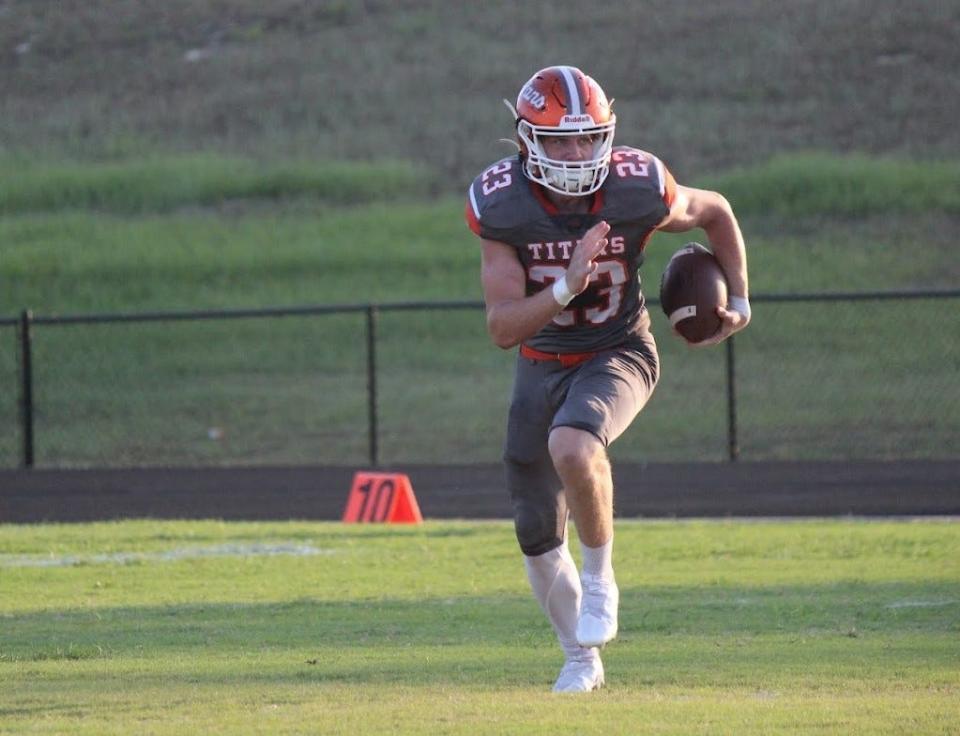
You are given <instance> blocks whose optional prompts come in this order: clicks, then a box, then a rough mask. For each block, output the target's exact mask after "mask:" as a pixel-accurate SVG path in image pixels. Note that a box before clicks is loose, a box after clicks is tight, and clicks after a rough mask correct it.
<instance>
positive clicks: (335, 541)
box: [0, 520, 960, 736]
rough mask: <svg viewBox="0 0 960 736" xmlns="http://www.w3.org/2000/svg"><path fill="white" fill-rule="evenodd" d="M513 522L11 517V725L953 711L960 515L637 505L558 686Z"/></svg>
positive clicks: (688, 719) (631, 728)
mask: <svg viewBox="0 0 960 736" xmlns="http://www.w3.org/2000/svg"><path fill="white" fill-rule="evenodd" d="M514 544H515V542H514V540H513V533H512V528H511V526H510V524H509V523H508V522H488V523H470V522H465V521H464V522H433V521H428V522H426V523H425V524H423V525H422V526H417V527H385V526H349V525H342V524H334V523H300V522H288V523H229V524H228V523H221V522H212V521H208V522H201V521H197V522H164V523H160V522H122V523H103V524H91V525H60V526H57V525H53V526H9V525H7V526H0V591H2V595H0V733H3V734H27V733H31V734H53V733H74V734H98V735H100V734H125V733H152V734H182V733H208V734H233V733H277V734H284V733H350V734H376V733H397V734H405V733H411V734H412V733H423V734H428V733H429V734H438V733H444V734H461V733H462V734H477V733H523V734H527V733H531V734H533V733H544V734H548V733H557V732H575V733H597V734H600V733H650V734H684V735H689V734H737V735H738V736H742V735H744V734H747V735H749V734H777V733H782V734H844V735H846V734H866V733H869V734H891V735H893V734H897V735H898V736H899V734H903V733H909V734H948V733H952V732H954V731H955V729H956V726H957V723H958V722H960V697H958V696H960V637H958V633H960V562H958V560H960V534H958V533H957V527H956V523H955V522H954V521H949V520H942V521H920V520H916V521H856V520H834V521H818V520H810V521H797V522H779V521H752V522H743V521H736V520H727V521H717V522H706V521H687V522H650V521H620V522H618V527H617V542H616V544H617V547H616V558H617V569H618V578H619V582H620V586H621V589H622V604H621V619H622V623H621V635H620V637H619V639H618V640H617V641H616V642H614V643H613V644H611V645H610V646H609V647H608V648H607V649H606V650H605V654H604V660H605V664H606V669H607V677H608V687H607V688H606V689H605V690H604V691H601V692H599V693H595V694H592V695H589V696H584V697H576V696H574V697H570V696H555V695H553V694H551V693H550V692H549V690H550V686H551V684H552V681H553V678H554V677H555V675H556V671H557V670H558V668H559V666H560V664H561V661H560V656H559V649H558V648H557V647H556V645H555V642H554V641H553V639H552V634H551V633H550V632H549V629H548V626H547V624H546V621H545V619H544V618H543V617H542V615H541V613H540V611H539V609H538V608H537V605H536V603H535V601H534V600H533V598H532V596H530V595H529V593H528V589H527V583H526V580H525V578H524V574H523V567H522V565H521V563H520V559H519V556H518V553H517V552H516V550H515V547H514ZM575 551H576V550H575ZM575 556H577V555H575Z"/></svg>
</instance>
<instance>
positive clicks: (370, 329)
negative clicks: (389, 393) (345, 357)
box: [367, 304, 379, 467]
mask: <svg viewBox="0 0 960 736" xmlns="http://www.w3.org/2000/svg"><path fill="white" fill-rule="evenodd" d="M367 421H368V424H367V427H368V430H369V433H370V438H369V441H370V464H371V465H372V466H373V467H377V465H378V463H379V457H378V455H379V452H378V449H379V448H378V446H377V435H378V427H377V307H376V305H374V304H369V305H367Z"/></svg>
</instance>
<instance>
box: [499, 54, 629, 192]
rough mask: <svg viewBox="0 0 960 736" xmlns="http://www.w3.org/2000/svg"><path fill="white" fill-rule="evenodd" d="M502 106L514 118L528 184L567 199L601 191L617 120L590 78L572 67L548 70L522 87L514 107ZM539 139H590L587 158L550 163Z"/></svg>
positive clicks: (553, 67) (538, 73)
mask: <svg viewBox="0 0 960 736" xmlns="http://www.w3.org/2000/svg"><path fill="white" fill-rule="evenodd" d="M504 102H506V100H504ZM506 104H507V107H509V108H510V109H511V111H512V112H513V113H514V115H515V116H516V125H517V137H518V138H519V140H520V153H521V156H522V157H523V160H524V164H523V171H524V173H525V174H526V175H527V177H528V178H529V179H531V180H532V181H535V182H537V183H538V184H541V185H542V186H545V187H546V188H547V189H549V190H551V191H553V192H557V193H558V194H564V195H567V196H584V195H587V194H592V193H593V192H595V191H597V190H598V189H599V188H600V187H601V186H602V185H603V182H604V180H605V179H606V178H607V173H608V172H609V171H610V152H611V149H612V148H613V132H614V129H615V127H616V123H617V116H616V115H614V114H613V112H612V111H611V109H610V103H609V102H607V96H606V95H605V94H604V92H603V90H602V89H601V88H600V85H599V84H597V83H596V82H595V81H594V80H593V79H592V78H591V77H588V76H587V75H586V74H584V73H583V72H582V71H580V70H579V69H577V68H576V67H572V66H550V67H547V68H545V69H541V70H540V71H538V72H537V73H536V74H534V75H533V76H532V77H530V79H529V81H528V82H527V83H526V84H524V85H523V87H522V88H521V89H520V94H519V95H518V96H517V104H516V107H513V106H511V105H510V103H509V102H507V103H506ZM545 136H578V137H579V136H590V138H591V139H592V140H593V152H592V155H591V156H590V158H587V159H585V160H581V161H563V160H560V159H554V158H550V157H549V156H548V155H547V153H546V151H545V150H544V147H543V138H544V137H545Z"/></svg>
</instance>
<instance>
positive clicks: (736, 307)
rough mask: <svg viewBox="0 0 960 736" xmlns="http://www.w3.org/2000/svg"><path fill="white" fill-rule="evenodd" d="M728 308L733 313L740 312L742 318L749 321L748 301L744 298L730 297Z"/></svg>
mask: <svg viewBox="0 0 960 736" xmlns="http://www.w3.org/2000/svg"><path fill="white" fill-rule="evenodd" d="M728 306H729V307H730V309H732V310H733V311H734V312H740V314H742V315H743V316H744V317H746V318H747V319H750V300H749V299H747V297H745V296H732V297H730V300H729V304H728Z"/></svg>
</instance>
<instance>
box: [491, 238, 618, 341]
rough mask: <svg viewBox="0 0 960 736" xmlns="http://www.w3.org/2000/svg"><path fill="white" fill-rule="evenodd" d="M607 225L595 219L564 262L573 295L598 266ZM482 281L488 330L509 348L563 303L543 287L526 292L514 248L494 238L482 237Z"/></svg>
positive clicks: (534, 332) (550, 318)
mask: <svg viewBox="0 0 960 736" xmlns="http://www.w3.org/2000/svg"><path fill="white" fill-rule="evenodd" d="M609 231H610V225H608V224H607V223H606V222H598V223H597V224H596V225H594V226H593V227H592V228H590V229H589V230H588V231H587V232H586V233H585V234H584V236H583V238H581V240H580V242H579V243H578V244H577V246H576V248H574V250H573V254H572V255H571V257H570V263H569V265H568V266H567V272H566V276H565V277H564V280H565V284H566V290H567V291H568V292H569V293H570V294H572V295H576V294H579V293H580V292H582V291H583V290H584V289H586V288H587V284H588V283H589V282H590V275H591V274H592V273H593V272H594V271H595V270H596V269H597V263H596V259H597V256H599V255H600V253H601V252H602V251H603V249H604V248H605V247H606V245H607V237H606V236H607V233H608V232H609ZM482 247H483V263H482V267H481V283H482V285H483V298H484V301H485V302H486V306H487V331H488V332H489V333H490V337H491V338H492V339H493V342H494V344H496V345H497V347H501V348H504V349H509V348H512V347H514V346H515V345H519V344H520V343H521V342H523V341H524V340H526V339H527V338H528V337H531V336H532V335H535V334H536V333H537V332H539V331H540V330H541V329H542V328H543V326H544V325H546V324H547V323H548V322H550V320H552V319H553V318H554V317H556V316H557V315H558V314H559V313H560V312H561V311H562V310H563V308H564V307H565V306H566V305H565V304H562V303H560V302H558V301H557V299H556V297H555V293H554V290H553V289H551V288H546V289H543V290H541V291H539V292H538V293H536V294H534V295H533V296H529V297H528V296H526V281H525V276H524V271H523V266H522V265H521V264H520V261H519V259H518V258H517V254H516V251H515V250H514V249H513V248H512V247H510V246H509V245H507V244H506V243H501V242H499V241H496V240H486V239H484V240H483V241H482Z"/></svg>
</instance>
